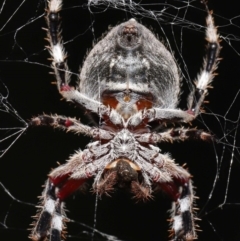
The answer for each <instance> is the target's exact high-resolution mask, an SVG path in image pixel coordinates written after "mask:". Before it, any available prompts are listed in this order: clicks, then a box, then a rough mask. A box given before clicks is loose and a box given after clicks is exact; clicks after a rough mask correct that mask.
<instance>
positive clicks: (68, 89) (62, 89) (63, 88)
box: [60, 85, 72, 91]
mask: <svg viewBox="0 0 240 241" xmlns="http://www.w3.org/2000/svg"><path fill="white" fill-rule="evenodd" d="M70 90H72V88H71V87H70V86H69V85H62V86H61V88H60V91H70Z"/></svg>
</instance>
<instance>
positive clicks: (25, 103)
mask: <svg viewBox="0 0 240 241" xmlns="http://www.w3.org/2000/svg"><path fill="white" fill-rule="evenodd" d="M145 2H147V1H145ZM145 2H144V1H142V4H143V3H145ZM157 2H158V3H159V2H160V3H161V2H165V1H155V4H153V5H148V6H146V5H142V7H143V8H145V9H147V10H158V11H159V10H161V9H162V6H160V5H158V4H156V3H157ZM235 2H236V1H235ZM21 3H23V4H22V6H21V7H20V8H19V10H18V11H17V12H16V14H14V15H13V18H11V19H9V17H10V16H11V15H12V13H13V12H14V11H15V10H16V9H17V8H18V6H19V5H20V4H21ZM84 3H85V2H84V1H65V2H64V11H62V13H61V15H62V18H63V24H62V28H63V38H64V40H65V41H66V42H68V41H69V42H68V43H67V44H66V45H65V48H66V49H67V52H68V55H69V58H68V64H69V67H70V69H71V70H72V72H74V73H77V72H78V68H79V64H80V66H81V64H82V62H83V60H84V57H85V56H86V53H87V50H89V49H90V48H91V47H92V43H93V41H95V42H96V40H97V39H99V38H100V37H101V35H102V34H103V33H105V32H106V31H107V30H108V26H109V25H111V26H114V25H116V24H118V23H120V22H122V21H124V20H127V19H129V18H131V17H135V18H137V19H138V20H139V21H141V22H142V23H143V24H145V25H146V26H151V28H152V29H153V30H154V32H156V33H158V35H159V37H160V38H161V39H162V38H163V39H164V41H165V42H166V38H165V35H166V36H167V38H168V40H169V42H170V44H171V47H172V49H173V51H174V52H176V58H177V59H178V60H179V61H178V62H179V65H180V67H181V69H184V66H183V61H182V59H181V57H180V56H179V54H178V51H177V48H176V43H175V40H176V41H178V42H177V44H178V46H180V44H181V41H180V37H181V35H180V34H181V33H183V38H182V43H183V59H184V61H185V63H186V65H187V66H188V73H189V76H190V78H191V79H194V78H195V77H196V74H197V73H198V72H199V70H200V67H201V63H202V57H203V55H204V50H205V48H204V46H205V41H204V33H203V29H202V28H200V26H203V25H204V24H205V23H204V21H205V16H206V13H205V11H204V7H203V5H201V4H200V3H199V2H198V1H195V2H194V1H193V2H192V3H191V5H192V6H193V7H189V8H188V12H187V16H186V20H185V21H184V22H182V23H180V26H175V27H174V28H171V26H170V25H169V24H167V25H165V24H163V21H161V20H159V21H156V20H154V19H151V18H149V17H147V16H146V17H143V18H142V17H141V16H140V15H137V16H136V15H134V13H133V12H132V13H131V12H129V11H120V10H119V11H118V10H114V9H110V8H109V9H108V10H107V11H105V10H104V9H107V8H106V7H104V6H102V8H101V9H94V8H91V10H92V13H90V11H89V9H88V8H87V6H86V4H85V5H84ZM151 3H154V1H151ZM168 3H170V4H173V5H174V6H177V7H179V6H180V4H179V2H178V1H168ZM234 4H235V3H234V1H233V0H231V1H226V0H224V1H221V2H220V1H217V0H212V1H209V8H210V9H213V10H214V13H215V14H216V16H215V21H216V25H218V26H220V27H219V31H220V34H221V35H222V36H223V37H226V36H228V37H229V38H233V37H235V40H234V39H231V42H230V44H232V45H233V47H231V46H230V44H229V43H227V42H226V41H225V40H224V39H223V41H222V46H223V49H222V52H221V57H223V60H222V62H221V63H220V65H219V68H218V71H217V72H218V74H219V75H218V76H217V77H216V78H215V80H214V83H213V86H214V89H211V90H210V94H209V96H208V97H207V100H209V101H210V104H208V105H206V107H205V110H206V112H207V113H208V114H203V115H201V116H199V117H198V119H197V120H196V121H194V123H193V126H198V127H199V128H203V129H208V131H210V132H211V133H212V134H214V135H215V137H216V139H218V140H220V143H219V144H218V143H215V144H213V143H201V142H184V143H176V144H174V145H167V144H164V145H160V148H161V149H162V151H163V152H170V153H172V156H173V158H174V159H176V162H178V163H180V164H183V163H185V162H187V164H188V167H189V170H190V171H191V173H192V174H193V176H194V178H193V180H194V185H195V186H196V187H197V189H196V192H197V196H199V197H200V199H199V200H197V206H198V207H199V208H200V211H201V212H200V215H199V216H200V217H201V218H202V219H203V220H202V221H201V222H200V226H201V229H202V230H203V232H201V233H199V240H204V241H207V240H219V241H220V240H221V241H222V240H226V241H230V240H231V241H237V240H240V194H239V175H240V166H239V152H238V149H237V148H236V149H235V150H234V156H233V165H232V172H231V175H230V182H229V190H228V193H227V199H226V202H227V204H225V205H223V206H222V207H219V205H220V204H222V203H223V200H224V195H225V193H226V184H227V181H228V179H227V178H228V173H229V166H230V163H231V158H232V156H231V154H232V153H233V150H232V144H233V143H234V140H236V141H237V142H236V143H235V145H236V146H239V144H240V143H239V139H240V138H239V135H240V134H239V133H238V134H237V137H236V138H232V137H231V136H233V135H234V133H235V132H234V130H235V128H238V123H237V122H230V121H227V120H232V121H236V120H237V117H238V114H239V109H240V108H239V97H238V98H237V99H236V100H234V98H235V96H236V94H237V91H238V90H239V89H240V77H239V76H240V65H239V62H240V61H239V60H240V57H239V55H238V53H239V52H240V47H239V46H238V45H239V35H240V34H239V33H240V32H239V27H238V26H239V20H238V18H237V17H236V16H239V15H240V11H239V8H238V7H237V6H236V4H235V5H234ZM166 6H167V5H166ZM44 7H45V2H44V1H40V0H39V1H37V0H27V1H14V2H13V1H10V0H7V1H6V3H5V5H4V7H3V11H2V12H1V14H0V19H1V27H2V26H3V25H4V24H5V23H7V25H6V26H5V27H4V28H3V29H2V30H1V32H0V43H1V48H0V81H1V83H0V84H1V93H3V94H6V89H5V87H4V85H3V84H2V83H5V84H6V86H7V87H8V90H9V96H8V101H9V102H10V103H11V104H12V106H14V108H15V109H16V110H17V111H18V113H19V115H20V116H21V117H22V118H23V119H24V120H28V119H30V118H31V117H32V116H36V115H38V114H41V113H43V112H44V113H48V114H49V113H58V114H62V115H66V116H76V117H81V119H82V120H83V121H85V123H88V120H87V119H86V118H85V117H84V115H83V113H81V110H79V109H75V108H74V107H73V106H72V105H69V104H68V103H66V102H64V101H60V98H61V97H60V95H59V94H58V92H57V90H56V86H54V85H51V84H50V83H51V82H52V81H54V76H53V75H49V74H48V72H49V71H51V69H50V67H49V66H50V61H48V60H47V58H49V54H48V52H47V51H46V50H45V49H44V45H46V41H45V40H44V37H45V32H44V31H43V30H42V29H41V28H42V27H45V26H46V24H45V21H44V17H43V13H44ZM167 12H168V13H171V14H172V15H173V16H177V15H176V14H177V12H176V11H174V10H171V9H169V10H168V11H167ZM148 14H149V12H148ZM180 17H181V18H182V17H183V14H182V12H181V16H180ZM234 17H236V18H234ZM187 20H190V21H192V22H193V23H194V24H196V25H185V23H186V22H187ZM230 20H232V22H231V23H230ZM169 21H174V22H175V23H176V22H177V19H175V20H173V19H171V18H169ZM160 24H161V27H162V28H163V29H164V31H165V35H164V34H163V33H162V32H161V29H160ZM197 24H199V28H198V26H197ZM182 26H185V28H181V27H182ZM187 26H188V27H189V26H190V29H188V28H187ZM194 27H195V30H194V29H193V28H194ZM173 32H174V34H175V36H174V37H175V38H174V37H173V35H172V33H173ZM231 34H232V35H231ZM235 50H236V51H235ZM237 51H238V52H237ZM185 73H186V72H185ZM73 80H76V75H73ZM183 90H185V91H186V92H184V93H183V94H182V100H183V101H181V103H180V106H181V107H183V108H184V107H185V106H186V105H185V104H186V102H185V100H186V97H187V94H188V88H187V85H186V81H183ZM232 103H234V105H233V107H232V108H231V110H230V112H227V111H228V108H229V107H230V106H231V104H232ZM212 113H214V114H212ZM226 113H227V115H226ZM204 123H205V124H204ZM224 124H226V126H224ZM19 125H21V123H19V121H17V120H16V118H14V117H12V116H11V115H10V114H6V113H4V112H2V111H1V112H0V128H1V127H14V126H19ZM8 134H9V133H8V132H1V136H0V139H3V138H4V137H6V136H7V135H8ZM224 134H226V137H227V139H225V138H224V137H225V136H224ZM89 141H90V140H89V139H88V138H86V137H83V136H77V135H73V134H70V133H68V134H66V133H64V132H61V131H57V130H52V129H50V128H29V129H28V130H27V131H26V132H25V133H24V134H23V136H21V138H19V140H18V141H17V142H16V143H15V144H14V145H13V146H12V147H11V149H10V150H9V151H8V152H7V153H6V154H5V155H4V156H3V158H1V159H0V184H3V185H4V186H5V188H7V189H8V190H9V192H10V193H11V195H13V196H14V198H12V197H11V196H10V195H8V194H7V193H6V189H5V188H0V204H1V206H0V240H4V241H6V240H11V239H12V240H13V239H14V240H19V241H22V240H27V236H28V234H29V231H27V229H28V228H29V224H30V223H31V222H32V219H31V216H32V215H34V214H35V212H36V210H35V207H34V205H35V204H37V202H38V199H37V196H39V195H40V193H41V192H42V187H41V185H42V184H44V182H45V180H46V177H47V173H48V172H49V171H50V170H51V168H54V167H56V166H57V164H56V162H57V161H58V162H60V163H64V161H65V160H66V159H67V158H68V156H69V155H70V154H72V153H74V151H75V150H77V149H79V148H82V149H83V148H84V146H85V145H86V144H87V143H88V142H89ZM221 142H223V143H224V144H222V143H221ZM9 143H10V142H0V145H1V149H4V148H5V147H6V146H8V145H9ZM224 147H225V149H224ZM222 153H223V155H222ZM221 161H222V162H221ZM220 162H221V163H222V165H221V167H220V172H219V178H218V180H217V185H216V188H215V189H214V192H213V195H212V197H211V199H210V201H209V202H208V197H209V193H210V192H211V190H212V188H213V183H214V179H215V176H216V172H217V170H218V165H217V163H218V164H219V163H220ZM18 200H19V201H18ZM95 201H96V197H95V196H94V195H92V194H91V193H90V192H87V193H86V194H77V195H74V196H73V197H71V198H69V199H68V201H67V209H68V210H69V212H67V215H68V217H70V218H71V219H73V220H75V221H76V222H74V223H70V224H69V225H68V226H69V228H68V231H69V237H68V240H91V235H92V232H91V230H89V229H87V228H84V227H83V226H82V225H81V224H80V223H84V224H87V225H89V226H93V220H94V214H95ZM97 205H98V206H97V209H96V210H97V212H96V215H97V216H96V218H97V219H96V220H97V226H96V228H97V229H98V230H100V231H101V232H105V233H107V234H111V235H114V236H116V237H118V238H119V240H126V241H130V240H131V241H133V240H142V241H147V240H149V241H152V240H168V238H167V230H168V224H167V222H166V219H167V218H168V213H167V212H166V211H167V210H169V209H170V206H171V205H170V200H169V199H168V198H167V197H164V195H161V194H158V195H156V197H155V198H154V200H153V201H150V202H148V203H137V204H136V202H135V201H133V200H132V199H131V196H129V195H128V194H126V193H124V192H122V191H119V192H117V193H114V194H113V196H112V198H108V197H103V198H102V200H98V202H97ZM99 239H100V240H104V238H102V237H100V236H99V235H98V234H96V235H95V239H94V240H99Z"/></svg>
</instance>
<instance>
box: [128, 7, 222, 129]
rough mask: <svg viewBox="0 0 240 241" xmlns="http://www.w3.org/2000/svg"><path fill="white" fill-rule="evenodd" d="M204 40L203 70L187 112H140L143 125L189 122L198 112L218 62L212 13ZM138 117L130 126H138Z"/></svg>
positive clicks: (217, 44)
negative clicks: (205, 41)
mask: <svg viewBox="0 0 240 241" xmlns="http://www.w3.org/2000/svg"><path fill="white" fill-rule="evenodd" d="M206 23H207V28H206V40H207V42H208V45H207V54H206V57H205V59H204V64H203V69H202V71H201V72H200V74H199V75H198V77H197V80H196V82H195V85H196V87H195V88H194V89H193V90H192V91H191V93H190V95H189V98H188V110H187V111H183V110H180V109H174V108H172V109H171V108H165V109H161V108H158V107H155V108H151V109H147V110H144V111H143V112H142V121H143V122H145V123H148V122H151V121H156V120H159V121H161V122H166V123H173V122H186V123H188V122H191V121H192V120H193V119H195V118H196V116H197V115H198V114H199V112H200V107H201V105H202V103H203V101H204V98H205V96H206V95H207V93H208V91H207V89H208V88H209V87H210V86H209V84H210V83H211V82H212V80H213V78H214V71H215V70H216V68H217V65H218V62H219V58H218V56H219V52H220V49H221V47H220V44H219V35H218V33H217V28H216V27H215V25H214V21H213V17H212V13H211V12H210V11H208V16H207V19H206ZM138 119H139V116H137V115H134V116H132V118H131V121H129V124H130V125H132V126H137V125H139V121H138Z"/></svg>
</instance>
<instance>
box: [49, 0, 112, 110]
mask: <svg viewBox="0 0 240 241" xmlns="http://www.w3.org/2000/svg"><path fill="white" fill-rule="evenodd" d="M61 9H62V0H51V1H49V4H48V9H47V10H46V12H47V14H46V21H47V25H48V28H47V29H46V30H47V40H48V41H49V44H50V46H49V47H48V49H49V52H50V54H51V56H52V68H53V70H54V73H55V76H56V78H57V87H58V91H59V92H60V94H61V95H62V96H63V97H64V98H65V99H67V100H68V101H73V102H75V103H76V104H80V105H81V106H83V107H85V108H86V109H88V110H91V111H93V112H95V113H99V114H100V115H104V114H106V113H109V108H107V107H106V106H105V105H103V104H102V103H100V102H98V101H96V100H93V99H91V98H88V97H87V96H85V95H83V94H81V93H80V92H79V91H77V90H76V89H75V88H74V87H73V86H70V81H71V74H70V71H69V69H68V65H67V62H66V57H67V56H66V52H65V50H64V47H63V42H62V38H61V31H60V16H59V12H60V11H61Z"/></svg>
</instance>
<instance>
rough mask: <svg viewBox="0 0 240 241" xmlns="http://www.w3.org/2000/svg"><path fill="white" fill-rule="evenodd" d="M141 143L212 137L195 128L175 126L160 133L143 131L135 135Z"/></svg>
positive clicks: (211, 138) (205, 139)
mask: <svg viewBox="0 0 240 241" xmlns="http://www.w3.org/2000/svg"><path fill="white" fill-rule="evenodd" d="M135 137H136V139H137V140H138V141H139V142H141V143H151V144H156V143H159V142H173V141H185V140H188V139H193V140H203V141H211V140H213V137H212V135H211V134H209V133H207V132H205V131H203V130H198V129H196V128H191V129H184V128H175V129H169V130H166V131H164V132H162V133H144V134H140V135H136V136H135Z"/></svg>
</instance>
